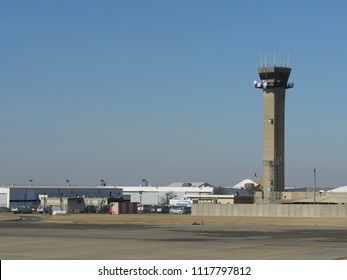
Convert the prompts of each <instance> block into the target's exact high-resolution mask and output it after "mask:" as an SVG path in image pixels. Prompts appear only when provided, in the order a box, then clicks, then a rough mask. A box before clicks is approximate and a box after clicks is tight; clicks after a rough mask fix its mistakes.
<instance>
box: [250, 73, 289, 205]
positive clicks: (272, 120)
mask: <svg viewBox="0 0 347 280" xmlns="http://www.w3.org/2000/svg"><path fill="white" fill-rule="evenodd" d="M290 71H291V68H288V67H277V66H273V67H260V68H258V73H259V76H260V79H261V81H260V82H257V81H254V87H255V88H259V89H262V90H263V96H264V158H263V191H264V199H265V203H275V202H276V201H278V200H279V199H280V193H281V192H283V191H284V186H285V180H284V117H285V114H284V112H285V111H284V104H285V92H286V89H288V88H292V87H293V86H294V84H293V83H288V78H289V75H290Z"/></svg>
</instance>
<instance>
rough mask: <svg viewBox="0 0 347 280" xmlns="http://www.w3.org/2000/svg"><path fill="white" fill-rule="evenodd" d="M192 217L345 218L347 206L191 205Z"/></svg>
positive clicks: (346, 216)
mask: <svg viewBox="0 0 347 280" xmlns="http://www.w3.org/2000/svg"><path fill="white" fill-rule="evenodd" d="M192 215H193V216H249V217H250V216H252V217H342V218H343V217H345V218H347V205H324V204H315V205H313V204H300V205H299V204H212V203H201V204H193V206H192Z"/></svg>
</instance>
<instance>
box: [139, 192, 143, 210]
mask: <svg viewBox="0 0 347 280" xmlns="http://www.w3.org/2000/svg"><path fill="white" fill-rule="evenodd" d="M139 194H140V214H142V194H143V191H139Z"/></svg>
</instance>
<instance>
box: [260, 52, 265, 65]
mask: <svg viewBox="0 0 347 280" xmlns="http://www.w3.org/2000/svg"><path fill="white" fill-rule="evenodd" d="M260 66H264V64H263V55H262V54H261V53H260Z"/></svg>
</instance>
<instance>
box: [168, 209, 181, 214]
mask: <svg viewBox="0 0 347 280" xmlns="http://www.w3.org/2000/svg"><path fill="white" fill-rule="evenodd" d="M169 213H170V214H184V213H185V212H184V209H183V208H181V207H171V208H170V210H169Z"/></svg>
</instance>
